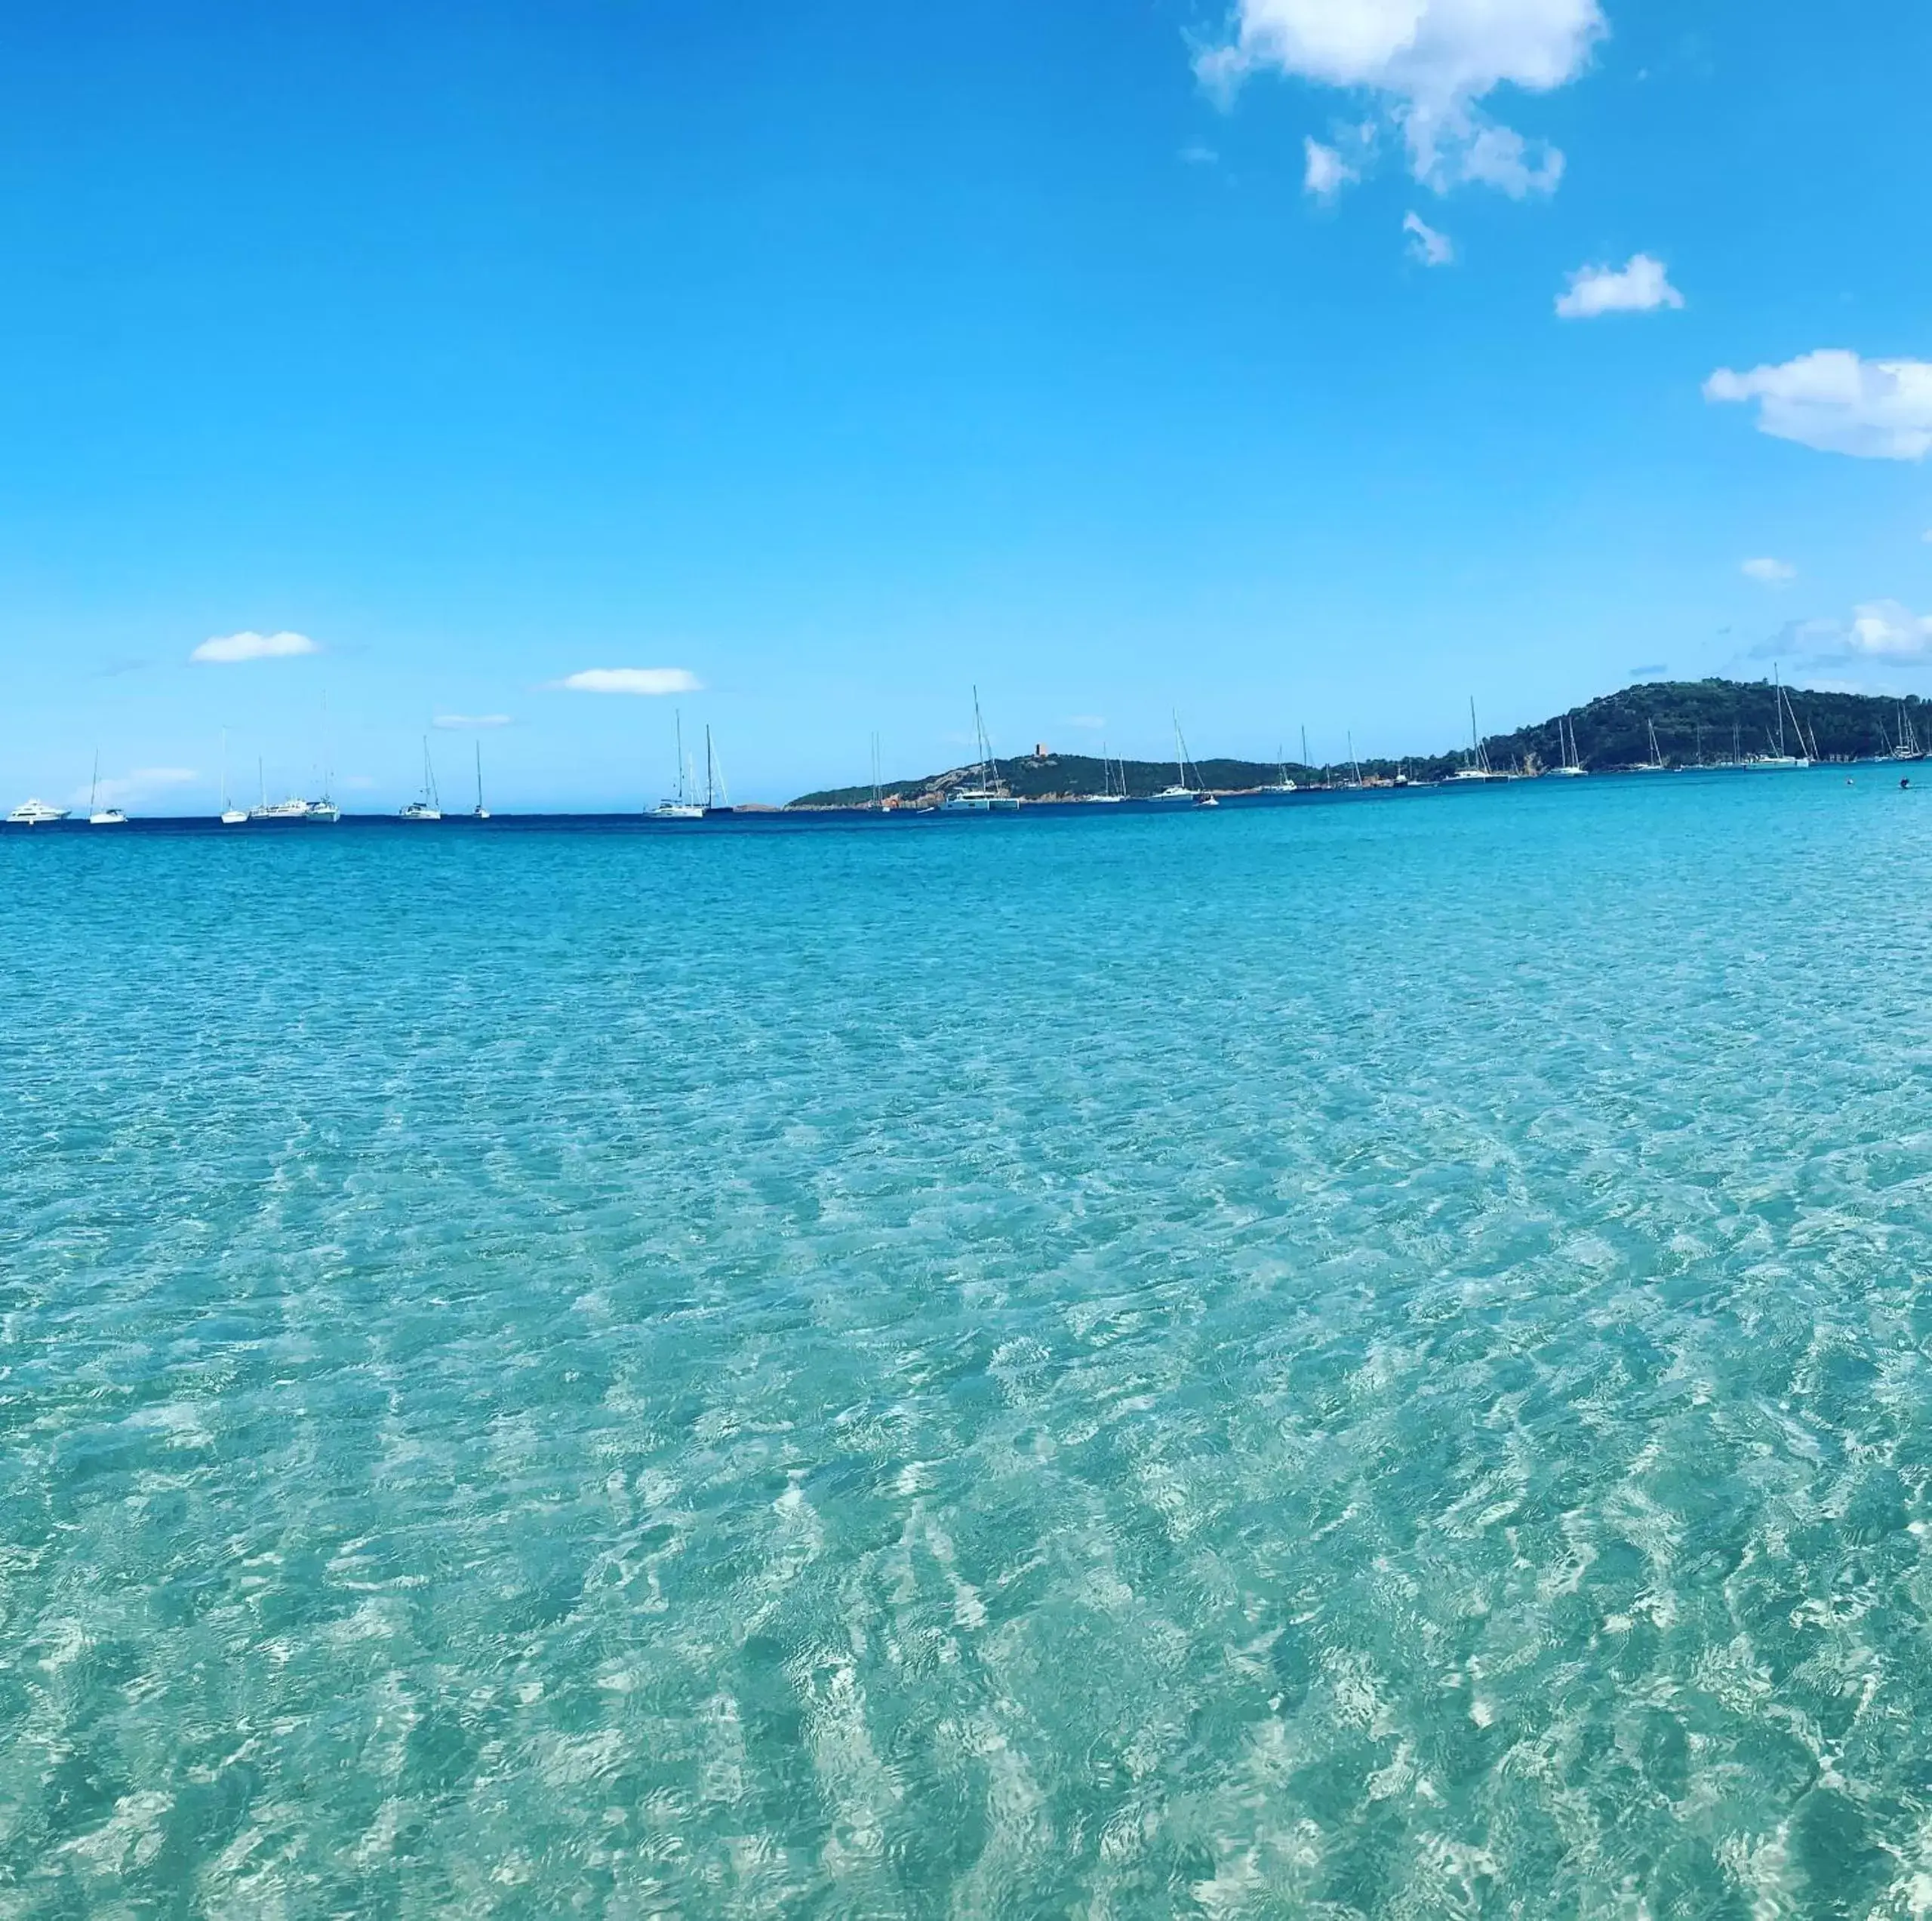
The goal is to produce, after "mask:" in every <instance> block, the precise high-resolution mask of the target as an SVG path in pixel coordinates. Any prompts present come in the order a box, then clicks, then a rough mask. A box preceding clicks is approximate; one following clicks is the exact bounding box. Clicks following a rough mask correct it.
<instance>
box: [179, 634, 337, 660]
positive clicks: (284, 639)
mask: <svg viewBox="0 0 1932 1921" xmlns="http://www.w3.org/2000/svg"><path fill="white" fill-rule="evenodd" d="M299 653H321V647H318V645H317V644H315V641H312V640H310V639H309V637H308V635H306V634H223V635H220V637H219V638H216V639H214V640H211V641H203V642H202V644H201V645H200V646H199V647H197V648H195V650H194V652H193V653H191V654H190V655H189V656H188V658H189V659H190V660H202V661H210V662H218V663H220V664H222V665H228V664H229V663H232V662H235V661H238V660H287V659H291V658H292V657H293V656H294V655H296V654H299Z"/></svg>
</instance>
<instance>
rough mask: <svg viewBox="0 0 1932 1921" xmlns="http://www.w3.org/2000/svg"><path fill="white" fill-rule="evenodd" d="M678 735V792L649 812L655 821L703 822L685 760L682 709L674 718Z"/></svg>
mask: <svg viewBox="0 0 1932 1921" xmlns="http://www.w3.org/2000/svg"><path fill="white" fill-rule="evenodd" d="M674 718H675V724H676V727H677V734H678V791H677V792H676V794H675V795H672V796H671V797H670V798H668V799H666V800H662V801H659V802H658V804H657V806H656V807H652V808H650V809H648V813H649V815H650V817H651V819H653V820H702V819H703V818H704V810H703V807H700V806H699V805H698V804H697V800H696V799H695V798H694V797H693V795H692V792H691V789H692V787H693V786H694V784H695V783H694V782H693V781H692V779H691V767H690V764H689V763H688V761H686V760H685V717H684V714H683V712H682V710H681V709H680V710H679V711H678V713H677V714H676V715H675V717H674Z"/></svg>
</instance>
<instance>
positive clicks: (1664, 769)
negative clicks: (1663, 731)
mask: <svg viewBox="0 0 1932 1921" xmlns="http://www.w3.org/2000/svg"><path fill="white" fill-rule="evenodd" d="M1644 726H1645V727H1647V728H1648V729H1649V730H1650V735H1651V758H1649V759H1648V760H1647V761H1638V763H1637V764H1636V765H1635V767H1632V769H1631V770H1630V771H1631V772H1632V773H1669V771H1670V767H1669V763H1668V762H1667V761H1666V760H1665V759H1664V758H1663V754H1662V752H1661V751H1660V750H1659V748H1658V746H1657V723H1656V721H1653V720H1651V718H1649V716H1648V715H1646V716H1645V717H1644Z"/></svg>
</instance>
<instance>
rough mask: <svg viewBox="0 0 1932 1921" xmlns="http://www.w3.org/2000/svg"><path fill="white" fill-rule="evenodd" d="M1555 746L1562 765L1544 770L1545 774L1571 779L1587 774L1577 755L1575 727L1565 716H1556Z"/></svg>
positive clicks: (1587, 769) (1587, 771) (1587, 770)
mask: <svg viewBox="0 0 1932 1921" xmlns="http://www.w3.org/2000/svg"><path fill="white" fill-rule="evenodd" d="M1556 745H1557V749H1558V751H1559V752H1560V753H1561V755H1562V756H1563V764H1562V765H1561V767H1551V768H1549V769H1547V770H1546V771H1547V772H1549V773H1553V774H1558V775H1567V776H1569V777H1570V778H1571V779H1579V778H1580V777H1581V776H1583V775H1584V774H1586V773H1589V768H1588V767H1585V766H1584V765H1583V761H1581V759H1580V758H1579V757H1578V755H1577V729H1576V725H1575V724H1574V722H1573V721H1571V719H1570V718H1569V716H1568V715H1565V714H1559V715H1558V716H1557V718H1556Z"/></svg>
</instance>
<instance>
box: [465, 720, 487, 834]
mask: <svg viewBox="0 0 1932 1921" xmlns="http://www.w3.org/2000/svg"><path fill="white" fill-rule="evenodd" d="M469 817H470V819H472V820H488V819H489V818H490V810H489V809H488V807H485V805H484V804H483V743H482V742H481V741H480V740H479V741H478V742H477V743H476V804H475V807H472V809H471V810H470V814H469Z"/></svg>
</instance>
